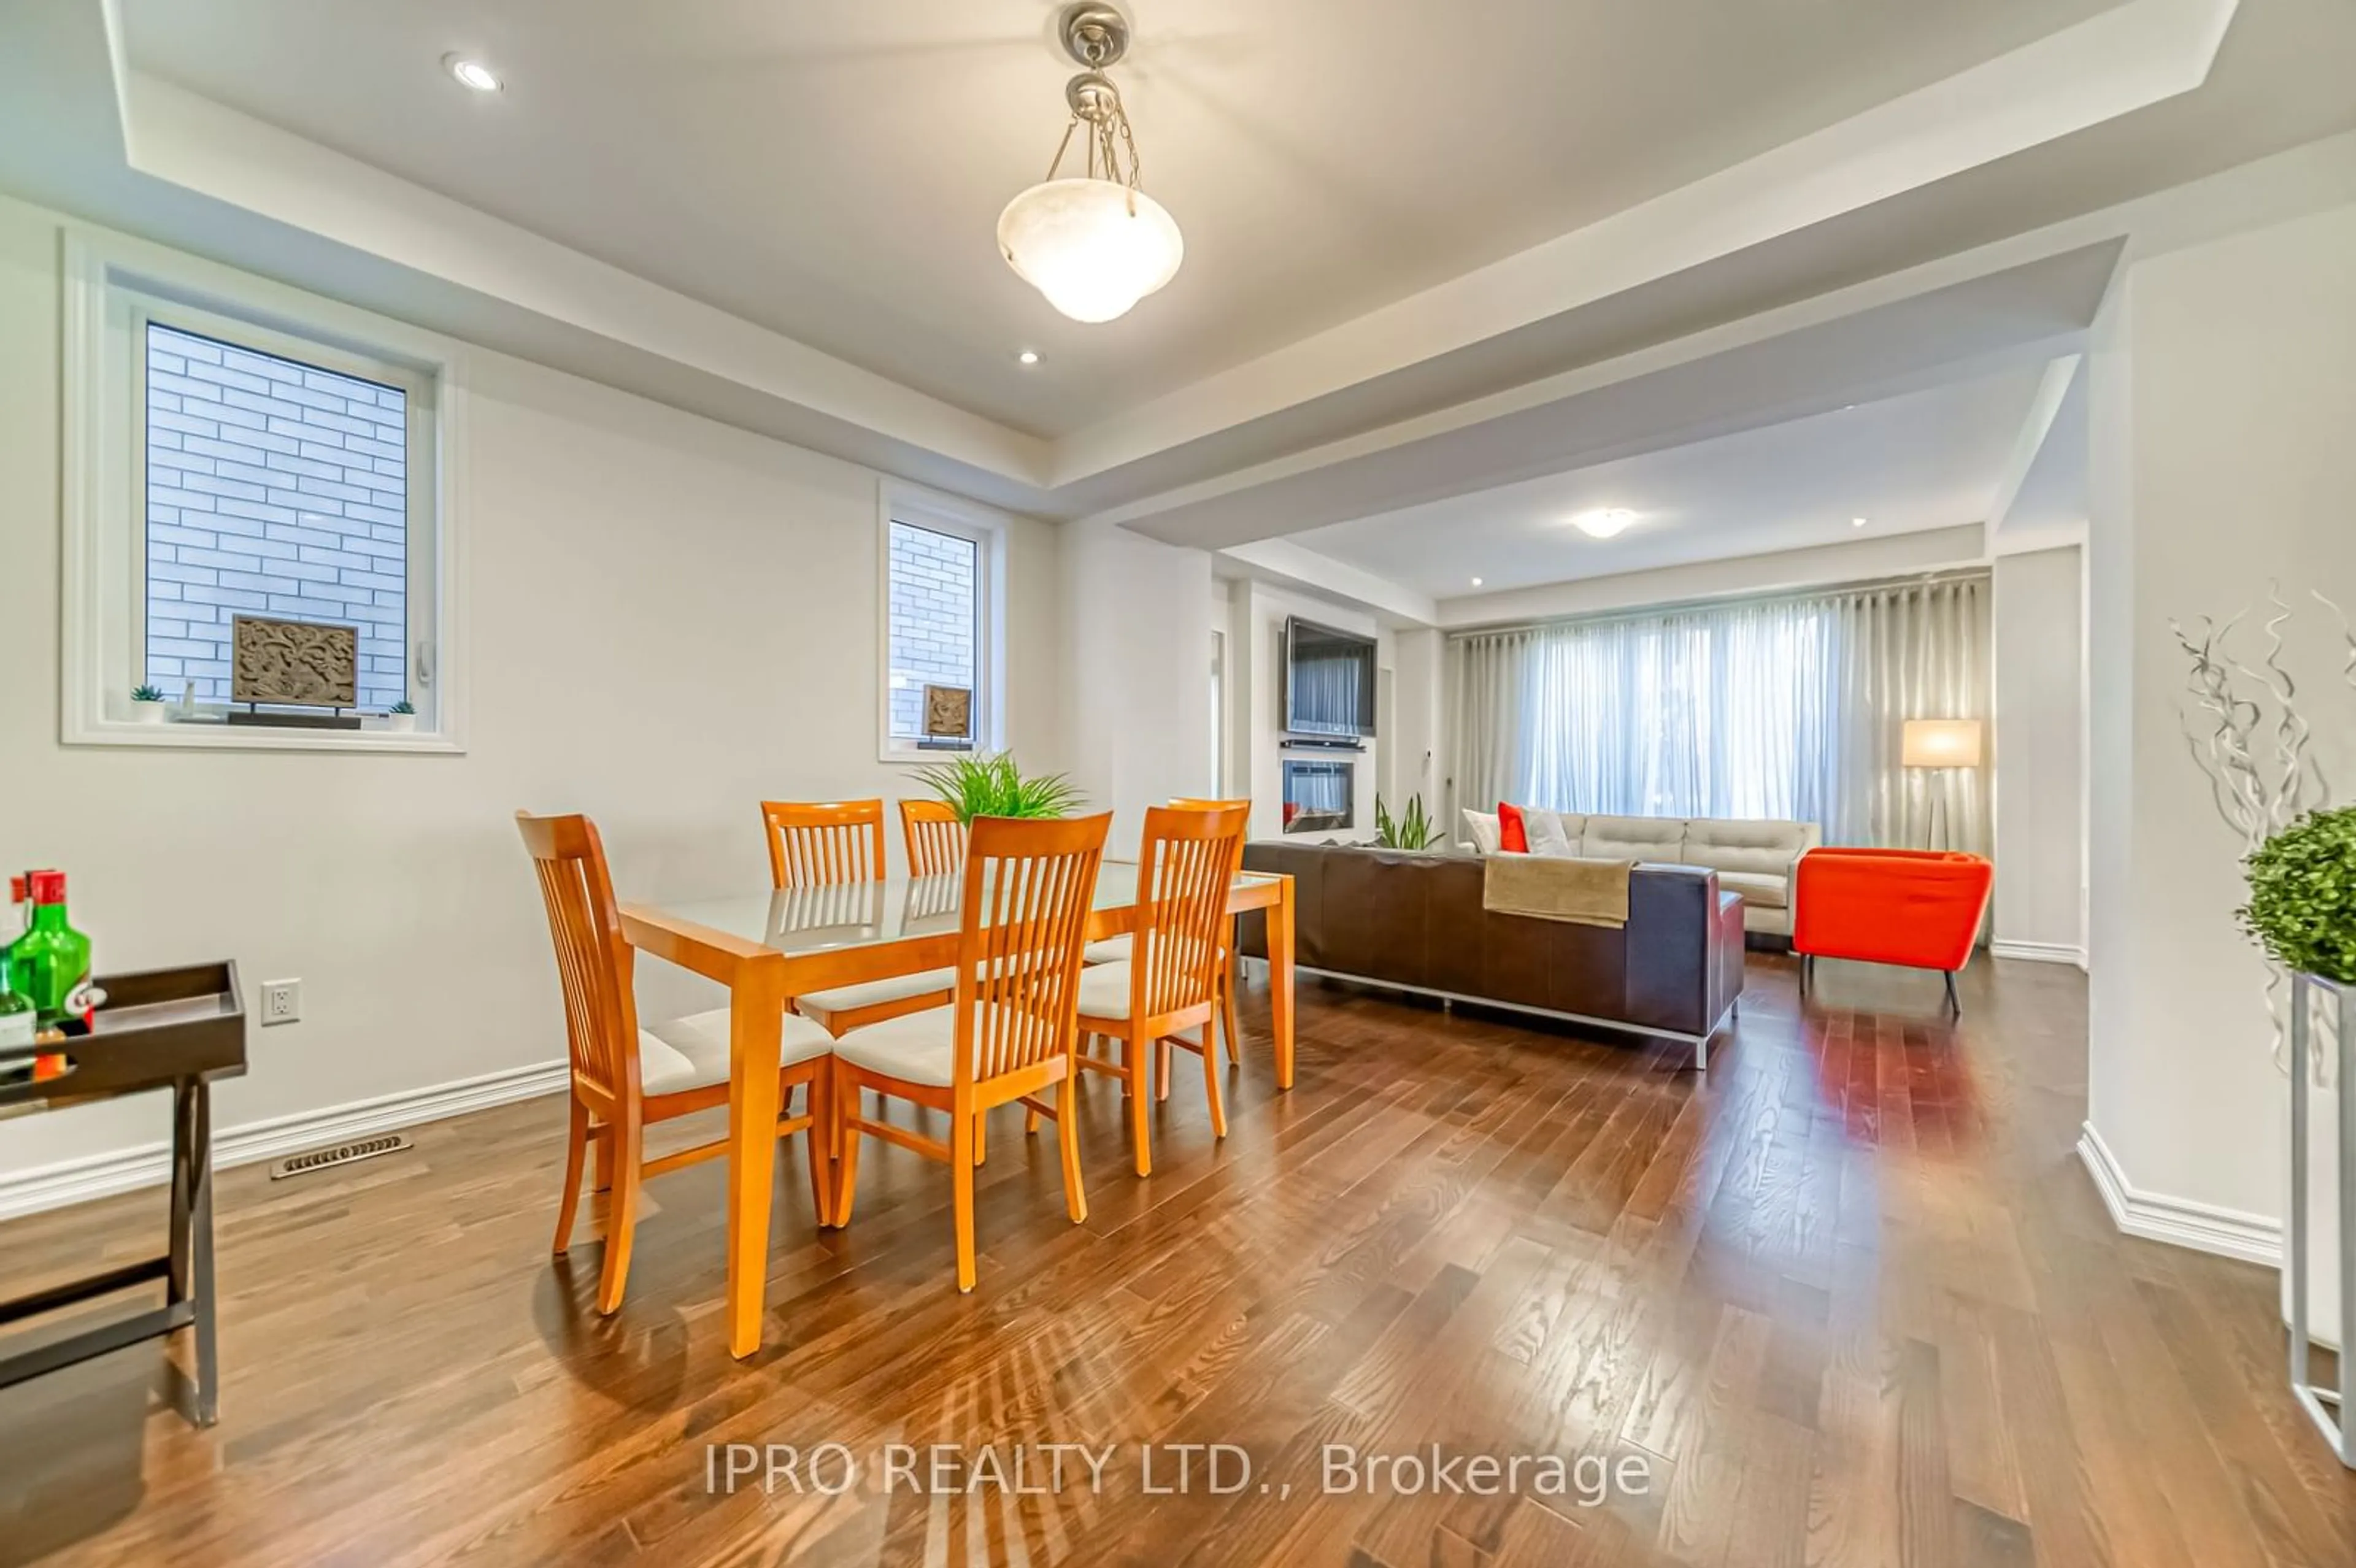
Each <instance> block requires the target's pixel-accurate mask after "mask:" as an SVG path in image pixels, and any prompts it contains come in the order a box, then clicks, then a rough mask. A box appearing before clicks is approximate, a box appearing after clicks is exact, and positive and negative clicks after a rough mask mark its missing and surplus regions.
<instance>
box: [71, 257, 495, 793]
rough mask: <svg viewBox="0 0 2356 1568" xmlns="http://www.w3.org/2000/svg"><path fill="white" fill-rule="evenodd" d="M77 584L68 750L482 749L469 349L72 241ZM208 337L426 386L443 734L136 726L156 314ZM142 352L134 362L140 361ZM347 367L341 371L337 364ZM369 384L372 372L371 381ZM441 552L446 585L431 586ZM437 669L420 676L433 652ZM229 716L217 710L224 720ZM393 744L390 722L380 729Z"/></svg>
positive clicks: (416, 412)
mask: <svg viewBox="0 0 2356 1568" xmlns="http://www.w3.org/2000/svg"><path fill="white" fill-rule="evenodd" d="M64 243H65V258H64V279H65V299H64V315H65V343H64V360H65V362H64V372H65V404H64V411H63V412H64V445H65V450H64V475H63V480H64V503H65V504H64V508H63V510H64V517H63V529H64V537H63V539H62V541H61V544H62V549H61V551H60V554H61V559H62V565H63V573H64V583H63V594H62V604H61V608H62V612H63V628H62V630H63V635H62V638H61V646H60V654H61V657H60V660H59V737H58V738H59V741H61V742H62V743H64V744H66V745H69V746H151V747H152V746H161V747H167V748H173V749H177V750H187V751H241V752H429V753H432V752H439V753H459V752H465V751H466V693H467V678H466V677H467V661H466V529H465V527H464V526H463V525H464V512H465V503H464V496H465V485H464V484H463V475H464V474H465V466H466V463H465V458H466V453H465V433H466V385H465V374H464V372H465V351H464V349H463V347H462V346H460V345H458V344H456V343H454V342H452V341H450V340H449V339H446V338H444V337H440V336H436V335H434V334H432V333H428V332H424V331H422V330H420V329H418V328H416V327H412V326H408V325H403V324H402V323H399V322H395V321H391V320H388V319H387V318H385V317H382V316H379V315H373V314H371V313H369V312H367V311H363V310H359V309H358V308H356V307H353V306H350V305H346V304H338V303H337V302H336V301H333V300H328V299H324V298H321V297H320V296H318V295H316V294H310V293H303V292H302V291H300V290H296V289H291V288H287V287H284V285H281V284H277V283H269V282H266V281H264V280H262V279H259V278H255V277H252V276H251V275H250V274H247V273H243V272H237V271H235V270H233V269H231V268H228V267H220V266H216V265H214V264H212V263H210V262H208V261H198V260H196V259H194V258H192V257H187V256H183V255H181V254H179V253H177V252H176V251H168V250H166V249H164V248H162V247H160V246H155V245H149V244H146V243H145V242H143V241H140V240H132V239H128V238H126V237H123V236H121V235H116V234H111V233H107V232H105V231H103V230H98V229H81V228H78V227H69V228H68V229H67V230H66V233H65V241H64ZM151 304H153V305H154V307H155V309H156V311H157V314H158V318H159V319H161V320H162V321H163V322H164V324H165V325H184V324H185V325H188V326H189V327H190V329H191V330H195V331H199V332H201V331H203V330H204V327H203V326H202V325H201V323H202V322H203V320H204V319H205V318H206V317H207V316H212V317H217V318H220V321H221V322H223V323H224V324H226V325H228V326H233V327H234V328H235V331H236V334H237V336H238V337H239V338H240V339H244V340H251V341H252V342H253V343H254V345H255V347H264V348H268V347H271V345H272V344H273V342H274V343H276V344H278V345H280V346H281V347H277V348H275V349H273V352H278V353H282V354H284V355H286V356H288V357H295V358H297V359H305V358H307V359H310V360H312V361H314V362H316V363H317V364H319V365H320V366H321V368H326V369H342V368H345V367H346V366H347V365H349V364H351V362H352V361H353V360H354V359H365V361H366V362H367V365H368V367H369V375H370V378H371V379H381V369H380V368H381V367H383V366H388V365H389V366H393V367H396V368H400V369H402V371H403V372H405V374H406V376H407V377H408V378H411V379H412V381H413V385H412V392H422V393H427V394H430V396H428V397H427V398H426V399H425V400H424V402H423V404H421V401H420V399H419V397H417V396H412V400H411V406H412V418H430V419H431V420H432V421H433V432H432V433H433V443H432V455H433V459H434V472H433V476H432V479H431V482H430V485H421V484H420V483H418V480H419V478H420V477H421V476H420V475H416V474H414V473H412V475H411V484H410V499H409V507H410V522H409V534H410V539H411V547H410V548H411V561H412V568H411V571H410V586H409V601H410V603H411V606H412V608H411V611H410V628H411V631H410V635H411V646H410V648H409V650H408V656H409V659H410V661H411V662H410V667H411V669H412V676H411V679H412V683H413V684H425V685H427V686H429V687H430V689H431V695H432V702H431V708H430V712H429V713H428V714H426V715H421V718H422V719H423V718H430V720H431V721H432V728H430V729H420V730H417V731H403V732H395V731H391V730H389V729H384V728H381V727H376V728H364V729H360V730H304V729H295V728H291V727H290V728H287V729H283V730H282V729H273V728H270V727H267V726H259V725H235V726H232V725H229V724H223V723H170V724H144V723H140V722H138V721H137V720H134V718H132V717H131V716H130V715H129V713H128V712H127V708H128V702H129V692H130V688H131V686H132V685H133V684H134V682H135V681H136V680H137V679H138V678H140V677H142V676H143V675H144V668H141V667H139V665H138V657H139V655H138V650H139V649H140V648H141V647H142V646H143V645H144V644H143V640H142V636H141V634H142V631H143V629H144V624H145V612H146V595H145V583H144V581H142V579H141V573H140V571H139V566H140V562H141V560H143V559H144V554H145V547H146V535H147V530H146V526H145V524H146V508H145V504H144V490H143V489H142V488H139V487H137V485H138V482H139V480H140V478H141V474H142V468H143V466H144V457H145V453H144V443H143V442H142V441H141V439H140V432H139V429H138V428H137V426H138V422H139V416H140V414H141V412H142V411H144V408H145V403H144V400H143V399H142V396H141V394H142V391H143V389H144V387H145V374H146V372H145V365H146V345H145V331H144V323H145V311H146V310H147V309H148V308H149V307H150V305H151ZM134 349H135V352H134ZM339 361H340V362H341V363H339ZM355 368H357V367H355ZM421 551H430V553H431V561H432V568H431V572H430V580H428V579H427V575H426V574H422V573H420V572H419V571H417V570H416V568H417V566H418V565H419V564H421V562H420V561H419V554H420V552H421ZM421 629H423V630H425V631H428V632H430V645H431V647H432V653H431V655H430V658H429V662H428V663H427V666H426V668H425V670H424V671H423V672H420V671H419V670H418V667H417V666H418V661H419V648H418V645H417V643H418V635H419V632H420V630H421ZM215 710H216V711H217V710H218V707H217V705H216V706H215ZM369 723H370V724H372V725H376V726H381V725H382V723H383V720H369Z"/></svg>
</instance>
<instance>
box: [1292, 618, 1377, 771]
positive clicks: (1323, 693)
mask: <svg viewBox="0 0 2356 1568" xmlns="http://www.w3.org/2000/svg"><path fill="white" fill-rule="evenodd" d="M1284 730H1285V733H1286V734H1288V735H1297V736H1300V737H1301V738H1302V739H1304V740H1313V741H1361V740H1364V739H1365V738H1366V737H1368V736H1370V735H1372V734H1373V733H1374V732H1375V639H1374V638H1372V637H1365V636H1360V635H1358V634H1356V633H1355V632H1343V631H1336V630H1335V629H1334V628H1333V627H1332V626H1321V625H1319V624H1317V623H1316V622H1314V621H1304V620H1302V619H1301V617H1300V616H1298V615H1294V616H1290V617H1289V618H1288V619H1287V620H1286V621H1285V623H1284Z"/></svg>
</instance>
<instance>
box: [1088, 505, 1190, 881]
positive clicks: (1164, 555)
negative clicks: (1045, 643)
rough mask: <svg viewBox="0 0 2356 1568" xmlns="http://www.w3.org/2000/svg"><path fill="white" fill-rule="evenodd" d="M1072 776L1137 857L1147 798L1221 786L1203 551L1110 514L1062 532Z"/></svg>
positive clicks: (1117, 840)
mask: <svg viewBox="0 0 2356 1568" xmlns="http://www.w3.org/2000/svg"><path fill="white" fill-rule="evenodd" d="M1063 553H1064V583H1063V592H1064V596H1065V603H1066V611H1065V616H1066V629H1067V632H1068V635H1069V639H1070V641H1069V645H1068V648H1067V651H1066V656H1065V659H1064V666H1065V669H1066V678H1065V687H1064V691H1065V699H1066V704H1067V708H1066V720H1065V723H1066V734H1068V735H1070V736H1071V737H1072V740H1073V745H1072V748H1071V752H1072V758H1073V762H1072V768H1071V772H1072V782H1073V783H1075V784H1078V785H1079V786H1080V789H1081V791H1082V792H1083V793H1084V794H1085V795H1087V799H1088V802H1089V805H1091V806H1092V807H1094V808H1097V809H1103V808H1107V807H1109V808H1110V809H1111V810H1112V812H1113V826H1112V838H1111V843H1110V847H1109V848H1108V849H1107V851H1106V852H1107V853H1108V854H1109V855H1111V856H1113V857H1114V858H1115V859H1124V860H1133V859H1136V858H1137V845H1138V838H1139V836H1140V835H1141V833H1142V832H1143V831H1144V828H1145V808H1146V807H1147V806H1149V805H1160V804H1161V803H1162V802H1163V801H1165V800H1168V799H1169V798H1170V797H1171V796H1173V795H1212V794H1215V793H1216V791H1217V788H1218V784H1217V781H1216V780H1215V779H1214V778H1213V777H1212V776H1211V773H1212V768H1211V756H1212V746H1211V631H1210V628H1211V623H1212V616H1213V609H1212V606H1213V603H1214V598H1213V592H1212V589H1213V584H1212V581H1211V558H1210V555H1209V554H1208V552H1206V551H1204V550H1199V549H1184V548H1182V547H1180V546H1176V545H1166V544H1162V543H1160V542H1158V541H1156V540H1153V539H1147V538H1145V537H1144V536H1143V535H1141V534H1133V533H1130V531H1129V530H1127V529H1126V528H1118V527H1115V526H1113V525H1111V524H1103V523H1097V524H1083V523H1075V524H1072V525H1070V526H1069V527H1068V528H1066V529H1065V530H1064V552H1063Z"/></svg>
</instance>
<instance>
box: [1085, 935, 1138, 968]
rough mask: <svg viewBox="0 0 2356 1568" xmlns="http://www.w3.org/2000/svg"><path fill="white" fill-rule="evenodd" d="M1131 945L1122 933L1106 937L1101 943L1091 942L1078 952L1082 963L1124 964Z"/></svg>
mask: <svg viewBox="0 0 2356 1568" xmlns="http://www.w3.org/2000/svg"><path fill="white" fill-rule="evenodd" d="M1132 945H1133V944H1132V943H1131V942H1130V938H1129V936H1128V935H1127V934H1126V933H1124V934H1122V935H1119V936H1108V937H1106V938H1105V939H1104V940H1103V941H1102V942H1091V943H1089V944H1087V947H1085V948H1083V949H1082V950H1081V952H1080V958H1081V960H1082V962H1084V963H1088V964H1126V963H1128V962H1129V959H1130V948H1131V946H1132Z"/></svg>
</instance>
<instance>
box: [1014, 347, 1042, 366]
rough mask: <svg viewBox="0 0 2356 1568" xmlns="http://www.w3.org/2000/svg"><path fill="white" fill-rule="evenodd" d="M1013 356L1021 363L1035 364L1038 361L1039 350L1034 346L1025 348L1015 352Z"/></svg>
mask: <svg viewBox="0 0 2356 1568" xmlns="http://www.w3.org/2000/svg"><path fill="white" fill-rule="evenodd" d="M1015 359H1016V360H1017V361H1019V362H1020V363H1022V364H1024V365H1036V364H1037V363H1039V351H1038V350H1037V349H1036V348H1025V349H1024V350H1023V352H1022V353H1020V354H1017V355H1016V356H1015Z"/></svg>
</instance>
